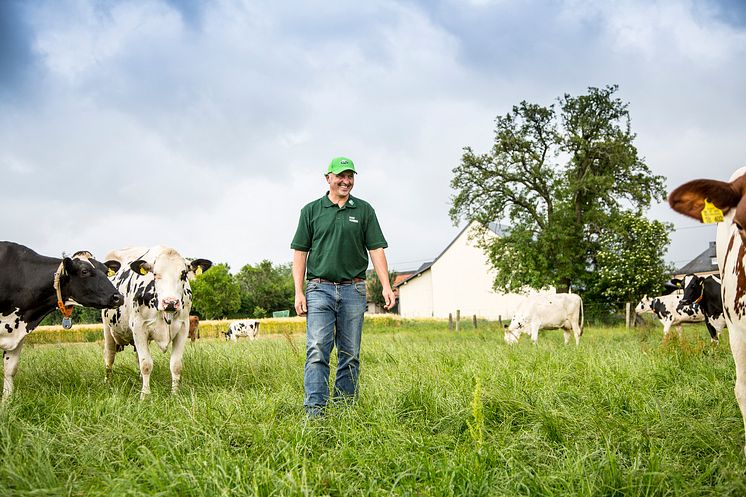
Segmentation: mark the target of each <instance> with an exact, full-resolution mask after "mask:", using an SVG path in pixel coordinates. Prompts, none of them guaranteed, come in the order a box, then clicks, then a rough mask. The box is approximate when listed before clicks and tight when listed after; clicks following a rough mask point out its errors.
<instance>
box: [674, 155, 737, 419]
mask: <svg viewBox="0 0 746 497" xmlns="http://www.w3.org/2000/svg"><path fill="white" fill-rule="evenodd" d="M744 198H746V167H742V168H741V169H739V170H737V171H736V172H735V173H733V175H732V176H731V177H730V180H729V182H725V181H717V180H710V179H698V180H694V181H690V182H689V183H686V184H684V185H681V186H680V187H678V188H676V189H675V190H674V191H672V192H671V194H670V195H669V196H668V203H669V204H670V205H671V207H672V208H673V209H674V210H675V211H677V212H680V213H682V214H685V215H687V216H689V217H691V218H694V219H696V220H698V221H700V222H701V221H702V220H703V216H707V217H708V218H709V217H710V216H709V214H710V213H712V212H713V210H712V207H713V206H714V207H715V208H716V209H719V210H720V211H721V212H722V215H723V221H721V222H719V223H718V225H717V243H716V247H717V258H718V267H719V268H720V277H721V280H722V281H721V286H720V291H721V295H722V298H723V312H724V314H725V322H726V324H727V325H728V331H729V334H728V335H729V336H728V338H729V341H730V349H731V352H733V360H734V362H735V364H736V388H735V393H736V400H737V401H738V406H739V407H740V409H741V416H742V417H743V422H744V427H746V200H744ZM710 204H711V205H710ZM708 221H709V219H708Z"/></svg>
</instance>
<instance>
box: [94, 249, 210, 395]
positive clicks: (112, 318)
mask: <svg viewBox="0 0 746 497" xmlns="http://www.w3.org/2000/svg"><path fill="white" fill-rule="evenodd" d="M109 259H112V260H115V261H119V262H121V264H122V266H121V268H120V270H119V271H117V273H116V274H114V275H113V276H112V277H111V280H112V283H114V286H116V287H117V289H118V290H119V291H120V292H121V293H122V294H123V295H124V305H122V307H120V308H117V309H111V310H105V311H103V312H102V321H103V325H104V364H105V366H106V379H107V381H108V380H110V379H111V372H112V367H113V366H114V357H115V356H116V353H117V352H118V351H120V350H122V349H123V348H124V346H126V345H133V346H134V347H135V351H136V352H137V358H138V363H139V366H140V374H141V376H142V391H141V393H140V398H144V397H145V396H146V395H147V394H149V393H150V373H151V371H152V369H153V358H152V356H151V355H150V349H149V347H148V344H149V343H150V342H151V341H154V342H155V343H156V344H158V347H159V348H160V349H161V351H163V352H166V350H167V349H168V346H169V344H171V360H170V368H171V390H172V391H173V392H175V391H176V390H177V389H178V387H179V382H180V380H181V368H182V357H183V355H184V345H185V343H186V340H187V337H188V335H189V311H190V310H191V308H192V289H191V287H190V286H189V280H190V279H192V278H194V277H195V273H200V272H202V271H207V270H208V269H209V268H210V267H211V266H212V262H210V261H208V260H206V259H196V260H193V261H191V262H187V261H186V260H185V259H184V258H183V257H182V256H181V255H179V253H178V252H177V251H176V250H174V249H172V248H168V247H162V246H156V247H152V248H144V247H136V248H129V249H122V250H114V251H112V252H109V254H107V260H109Z"/></svg>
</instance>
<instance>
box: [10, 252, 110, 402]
mask: <svg viewBox="0 0 746 497" xmlns="http://www.w3.org/2000/svg"><path fill="white" fill-rule="evenodd" d="M118 269H119V263H118V262H117V261H109V262H106V263H105V264H102V263H101V262H99V261H97V260H96V259H94V258H93V256H92V255H91V254H90V253H89V252H84V251H81V252H76V253H75V254H73V256H72V257H64V258H63V259H57V258H54V257H46V256H43V255H39V254H37V253H36V252H34V251H33V250H31V249H30V248H28V247H24V246H23V245H19V244H17V243H13V242H0V349H2V351H3V366H4V368H3V369H4V380H3V397H2V399H3V400H6V399H8V398H9V397H10V395H11V393H13V376H15V374H16V371H17V370H18V360H19V359H20V356H21V348H22V346H23V339H24V338H26V335H27V334H28V333H30V332H31V331H33V330H34V328H36V327H37V326H38V325H39V323H40V322H41V320H42V319H44V316H46V315H47V314H49V313H50V312H52V311H54V310H55V309H57V308H60V310H61V311H63V309H64V311H63V313H64V314H68V313H69V312H71V311H72V308H71V307H70V306H72V305H76V304H77V305H82V306H86V307H95V308H97V309H102V308H104V307H117V306H119V305H121V304H122V302H123V301H124V298H123V297H122V295H121V294H120V293H119V292H118V291H117V289H116V288H114V285H112V284H111V282H110V281H109V280H108V278H107V277H106V275H107V272H108V271H110V270H111V271H116V270H118ZM68 316H69V314H68Z"/></svg>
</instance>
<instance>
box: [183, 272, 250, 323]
mask: <svg viewBox="0 0 746 497" xmlns="http://www.w3.org/2000/svg"><path fill="white" fill-rule="evenodd" d="M191 287H192V293H193V294H194V302H193V304H192V310H193V312H194V313H195V314H197V315H198V316H199V317H200V318H203V319H222V318H226V317H229V316H232V315H233V314H234V313H235V312H236V311H238V309H239V307H240V306H241V292H240V287H239V285H238V283H236V282H235V281H234V280H233V276H231V274H230V268H229V267H228V264H215V265H214V266H212V267H211V268H210V270H209V271H206V272H205V273H203V274H202V275H200V276H197V278H195V279H194V280H193V281H192V282H191Z"/></svg>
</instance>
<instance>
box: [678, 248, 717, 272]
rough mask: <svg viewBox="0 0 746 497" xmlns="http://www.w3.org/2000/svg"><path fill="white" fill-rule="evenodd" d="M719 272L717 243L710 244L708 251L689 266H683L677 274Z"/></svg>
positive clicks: (693, 260)
mask: <svg viewBox="0 0 746 497" xmlns="http://www.w3.org/2000/svg"><path fill="white" fill-rule="evenodd" d="M713 261H714V264H713ZM717 270H718V265H717V252H716V251H715V242H710V246H709V247H707V250H705V251H704V252H702V253H701V254H699V255H698V256H697V257H695V258H694V259H692V260H691V261H690V262H688V263H687V264H685V265H683V266H681V268H679V269H678V270H677V271H676V274H695V273H709V272H712V271H716V272H717Z"/></svg>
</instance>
